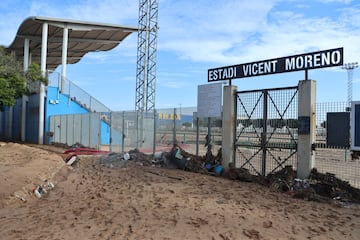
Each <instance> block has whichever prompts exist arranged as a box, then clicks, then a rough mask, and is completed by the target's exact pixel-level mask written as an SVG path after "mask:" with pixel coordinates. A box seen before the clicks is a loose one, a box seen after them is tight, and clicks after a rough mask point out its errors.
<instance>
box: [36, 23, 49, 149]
mask: <svg viewBox="0 0 360 240" xmlns="http://www.w3.org/2000/svg"><path fill="white" fill-rule="evenodd" d="M48 28H49V26H48V23H46V22H45V23H43V26H42V40H41V74H42V75H43V76H44V77H45V75H46V56H47V40H48ZM44 119H45V86H44V84H43V83H40V94H39V135H38V143H39V144H43V143H44Z"/></svg>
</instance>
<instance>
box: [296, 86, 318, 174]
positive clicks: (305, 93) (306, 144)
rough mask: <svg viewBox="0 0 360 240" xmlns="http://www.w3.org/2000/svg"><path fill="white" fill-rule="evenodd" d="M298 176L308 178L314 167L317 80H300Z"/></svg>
mask: <svg viewBox="0 0 360 240" xmlns="http://www.w3.org/2000/svg"><path fill="white" fill-rule="evenodd" d="M298 104H299V106H298V134H299V136H298V149H297V151H298V152H297V154H298V155H297V177H298V178H301V179H305V178H308V176H309V174H310V171H311V169H312V168H313V167H314V161H315V152H314V150H313V148H312V146H314V145H313V144H314V143H315V136H316V134H315V131H316V118H315V110H316V109H315V108H316V82H315V81H313V80H307V81H300V82H299V102H298Z"/></svg>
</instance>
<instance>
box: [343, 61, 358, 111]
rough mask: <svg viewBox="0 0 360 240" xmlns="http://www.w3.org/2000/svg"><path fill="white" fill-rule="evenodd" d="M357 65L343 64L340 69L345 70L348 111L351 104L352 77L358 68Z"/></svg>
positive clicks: (354, 63) (355, 63)
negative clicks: (346, 75)
mask: <svg viewBox="0 0 360 240" xmlns="http://www.w3.org/2000/svg"><path fill="white" fill-rule="evenodd" d="M358 67H359V65H358V63H357V62H353V63H345V64H344V65H343V66H342V67H341V68H342V69H345V70H346V71H347V74H348V107H349V109H350V107H351V102H352V85H353V76H354V69H355V68H358Z"/></svg>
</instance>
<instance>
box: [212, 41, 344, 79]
mask: <svg viewBox="0 0 360 240" xmlns="http://www.w3.org/2000/svg"><path fill="white" fill-rule="evenodd" d="M343 55H344V49H343V48H342V47H341V48H334V49H328V50H322V51H318V52H310V53H304V54H298V55H293V56H287V57H281V58H273V59H268V60H262V61H257V62H250V63H243V64H238V65H232V66H226V67H219V68H212V69H209V70H208V82H214V81H223V80H231V79H236V78H245V77H256V76H261V75H268V74H276V73H284V72H294V71H302V70H311V69H317V68H326V67H334V66H342V65H343V64H344V59H343V58H344V56H343Z"/></svg>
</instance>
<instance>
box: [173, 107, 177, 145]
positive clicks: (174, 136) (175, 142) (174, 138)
mask: <svg viewBox="0 0 360 240" xmlns="http://www.w3.org/2000/svg"><path fill="white" fill-rule="evenodd" d="M175 116H176V108H174V122H173V123H174V128H173V144H177V140H176V117H175Z"/></svg>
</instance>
